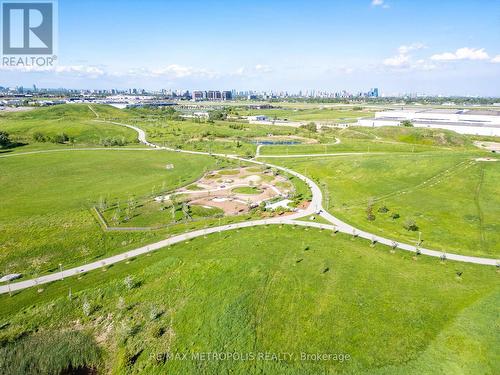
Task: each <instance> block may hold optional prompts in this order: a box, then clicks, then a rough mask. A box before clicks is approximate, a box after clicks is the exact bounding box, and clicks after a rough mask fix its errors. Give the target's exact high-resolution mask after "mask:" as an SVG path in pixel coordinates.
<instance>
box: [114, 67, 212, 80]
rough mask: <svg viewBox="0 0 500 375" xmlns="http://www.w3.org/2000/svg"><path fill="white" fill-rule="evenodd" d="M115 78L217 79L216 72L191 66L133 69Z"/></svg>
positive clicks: (118, 74) (117, 74) (116, 74)
mask: <svg viewBox="0 0 500 375" xmlns="http://www.w3.org/2000/svg"><path fill="white" fill-rule="evenodd" d="M112 75H115V76H119V77H122V76H132V77H146V78H157V77H163V78H168V79H173V80H175V79H183V78H201V79H213V78H217V77H218V74H217V73H216V72H213V71H210V70H208V69H202V68H193V67H190V66H184V65H178V64H170V65H167V66H163V67H159V68H132V69H129V70H128V71H127V72H125V73H113V74H112Z"/></svg>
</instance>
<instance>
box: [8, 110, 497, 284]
mask: <svg viewBox="0 0 500 375" xmlns="http://www.w3.org/2000/svg"><path fill="white" fill-rule="evenodd" d="M95 121H102V120H95ZM108 123H112V124H115V125H121V126H126V127H128V128H130V129H134V130H135V131H137V134H138V139H139V141H140V142H142V143H144V144H145V145H147V146H150V147H152V148H155V149H160V150H169V151H176V152H183V153H187V154H196V155H214V156H219V157H225V158H229V159H233V160H241V161H244V162H249V163H253V164H258V165H263V166H269V167H272V168H276V169H278V170H281V171H283V172H286V173H288V174H291V175H293V176H295V177H297V178H299V179H300V180H302V181H304V182H305V183H306V184H307V185H308V186H309V188H310V189H311V193H312V200H311V203H310V204H309V206H308V208H307V209H305V210H304V211H302V212H297V213H294V214H291V215H286V216H281V217H276V218H271V219H266V220H253V221H246V222H241V223H235V224H227V225H222V226H219V227H212V228H206V229H199V230H195V231H193V232H189V233H185V234H179V235H176V236H173V237H170V238H167V239H165V240H162V241H159V242H156V243H153V244H150V245H147V246H142V247H140V248H137V249H134V250H130V251H127V252H125V253H122V254H118V255H114V256H111V257H108V258H105V259H101V260H99V261H96V262H92V263H88V264H85V265H82V266H79V267H74V268H71V269H68V270H65V271H63V272H57V273H54V274H50V275H45V276H41V277H37V278H35V279H31V280H24V281H19V282H15V283H11V284H8V285H2V286H0V294H3V293H9V292H13V291H18V290H22V289H26V288H30V287H34V286H37V285H40V284H45V283H49V282H52V281H56V280H61V279H63V278H64V277H69V276H75V275H78V274H81V273H82V272H88V271H92V270H95V269H98V268H102V267H105V266H107V265H110V264H114V263H117V262H120V261H124V260H126V259H129V258H131V257H135V256H138V255H142V254H145V253H148V252H151V251H155V250H158V249H161V248H163V247H166V246H169V245H172V244H175V243H179V242H182V241H186V240H189V239H192V238H196V237H200V236H205V235H207V234H211V233H217V232H222V231H227V230H233V229H238V228H248V227H253V226H261V225H276V224H288V225H300V226H307V227H315V228H321V229H328V230H335V231H339V232H343V233H347V234H350V235H353V236H356V237H361V238H365V239H367V240H369V241H372V242H376V243H381V244H384V245H387V246H391V247H394V248H398V249H402V250H406V251H411V252H417V247H416V246H413V245H408V244H404V243H398V242H397V241H393V240H390V239H388V238H385V237H381V236H378V235H375V234H372V233H368V232H364V231H361V230H359V229H357V228H355V227H353V226H352V225H349V224H347V223H345V222H343V221H341V220H340V219H338V218H336V217H335V216H333V215H331V214H330V213H328V212H326V211H325V210H324V209H323V206H322V201H323V194H322V192H321V189H320V188H319V186H318V185H317V184H316V183H315V182H314V181H312V180H311V179H309V178H308V177H306V176H303V175H301V174H300V173H298V172H295V171H293V170H291V169H288V168H285V167H281V166H277V165H272V164H268V163H265V162H260V161H256V160H250V159H245V158H242V157H239V156H236V155H227V154H213V153H208V152H201V151H187V150H177V149H172V148H169V147H161V146H158V145H155V144H153V143H150V142H148V141H147V139H146V133H145V132H144V131H143V130H142V129H140V128H138V127H136V126H134V125H129V124H123V123H119V122H108ZM314 213H319V215H320V216H321V217H323V218H324V219H325V220H327V221H328V222H330V223H331V224H320V223H315V222H307V221H300V220H295V219H298V218H302V217H305V216H309V215H312V214H314ZM418 251H419V252H420V253H421V254H424V255H428V256H432V257H438V258H442V257H443V256H444V257H445V258H446V259H449V260H455V261H459V262H466V263H476V264H482V265H489V266H495V265H498V264H499V260H497V259H491V258H479V257H472V256H466V255H459V254H449V253H444V252H442V251H436V250H431V249H425V248H419V249H418Z"/></svg>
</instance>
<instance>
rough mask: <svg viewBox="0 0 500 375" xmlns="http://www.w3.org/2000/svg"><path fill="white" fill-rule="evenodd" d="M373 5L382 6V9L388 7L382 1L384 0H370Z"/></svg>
mask: <svg viewBox="0 0 500 375" xmlns="http://www.w3.org/2000/svg"><path fill="white" fill-rule="evenodd" d="M372 6H373V7H382V8H384V9H387V8H389V5H388V4H386V3H384V0H372Z"/></svg>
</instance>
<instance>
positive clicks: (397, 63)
mask: <svg viewBox="0 0 500 375" xmlns="http://www.w3.org/2000/svg"><path fill="white" fill-rule="evenodd" d="M409 63H410V56H408V55H405V54H399V55H397V56H393V57H388V58H387V59H385V60H384V65H385V66H392V67H405V66H408V65H409Z"/></svg>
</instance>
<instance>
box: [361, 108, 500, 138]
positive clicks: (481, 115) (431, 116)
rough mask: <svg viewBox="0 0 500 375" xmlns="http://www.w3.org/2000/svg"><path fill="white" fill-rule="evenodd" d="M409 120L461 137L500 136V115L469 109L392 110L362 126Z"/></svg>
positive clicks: (389, 124) (396, 124) (378, 114)
mask: <svg viewBox="0 0 500 375" xmlns="http://www.w3.org/2000/svg"><path fill="white" fill-rule="evenodd" d="M404 120H409V121H411V122H412V123H413V126H415V127H420V128H439V129H447V130H453V131H455V132H457V133H460V134H474V135H490V136H500V111H490V110H467V109H457V110H452V109H451V110H450V109H423V110H391V111H383V112H376V113H375V118H371V119H360V120H358V125H360V126H370V127H377V126H399V125H401V122H403V121H404Z"/></svg>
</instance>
